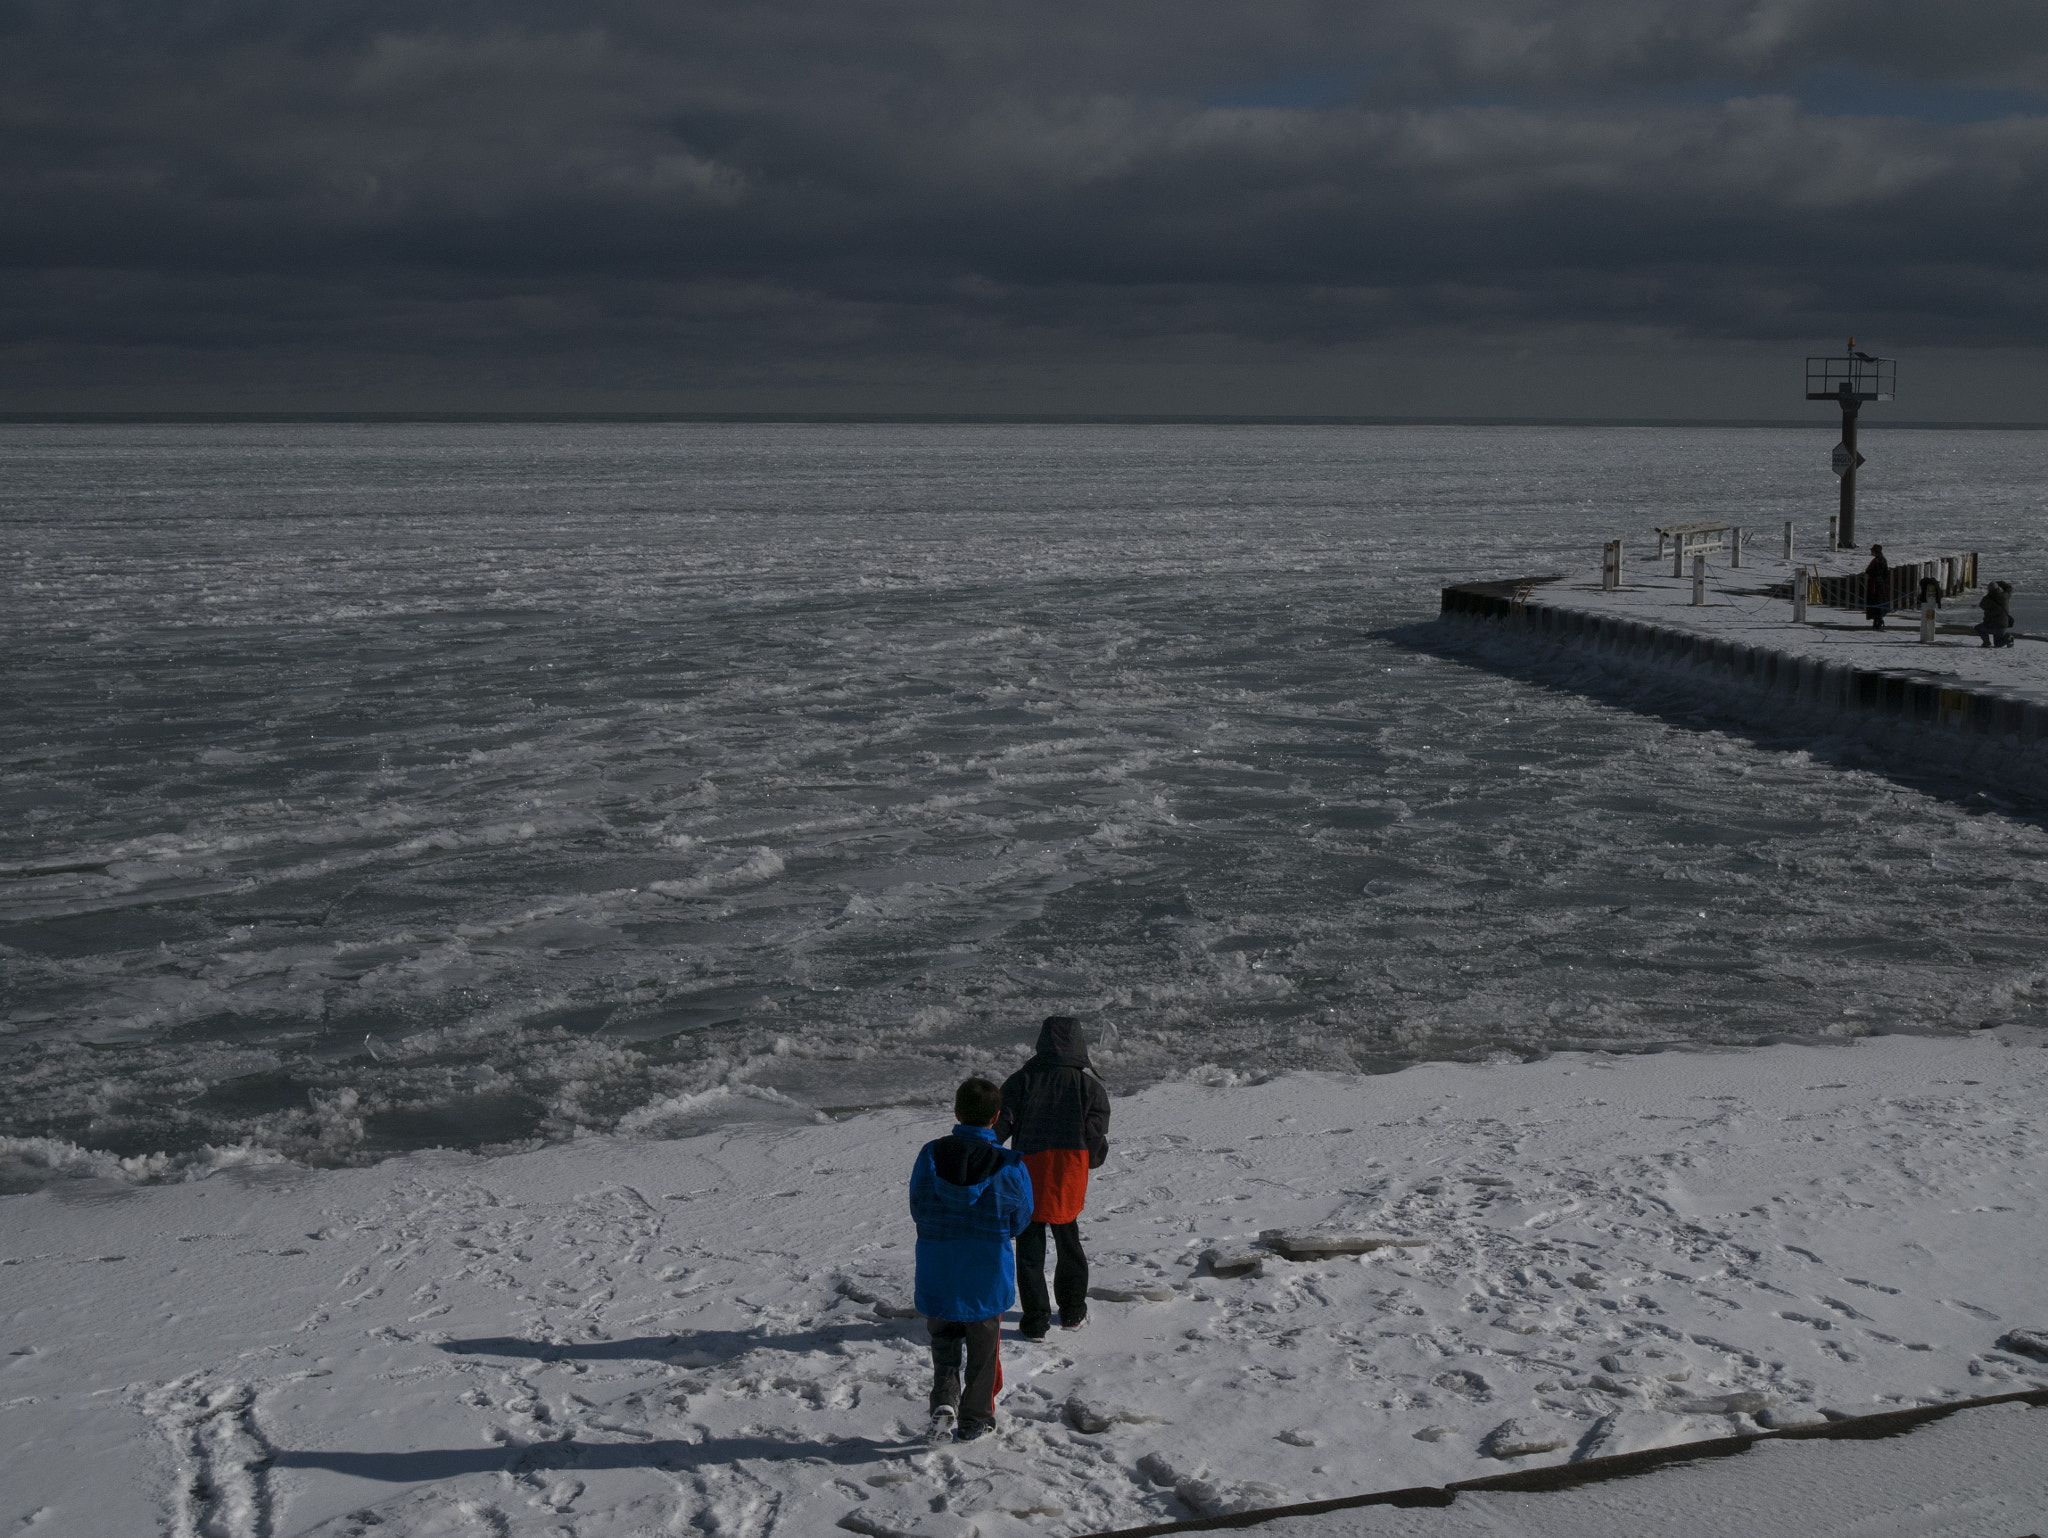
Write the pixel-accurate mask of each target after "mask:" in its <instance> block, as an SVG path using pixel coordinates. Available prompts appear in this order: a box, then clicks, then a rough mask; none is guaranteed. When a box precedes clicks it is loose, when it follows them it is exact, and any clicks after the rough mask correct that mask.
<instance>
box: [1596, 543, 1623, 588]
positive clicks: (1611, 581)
mask: <svg viewBox="0 0 2048 1538" xmlns="http://www.w3.org/2000/svg"><path fill="white" fill-rule="evenodd" d="M1620 587H1621V541H1620V540H1618V539H1610V540H1609V541H1608V542H1607V547H1606V549H1605V550H1603V551H1602V552H1601V554H1600V591H1601V592H1603V593H1612V592H1615V591H1617V590H1618V589H1619V588H1620Z"/></svg>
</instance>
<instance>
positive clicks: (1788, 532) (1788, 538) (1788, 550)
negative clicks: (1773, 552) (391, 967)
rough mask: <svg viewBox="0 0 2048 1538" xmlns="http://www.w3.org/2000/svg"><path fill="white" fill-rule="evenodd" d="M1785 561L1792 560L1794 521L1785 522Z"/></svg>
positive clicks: (1788, 519) (1787, 520)
mask: <svg viewBox="0 0 2048 1538" xmlns="http://www.w3.org/2000/svg"><path fill="white" fill-rule="evenodd" d="M1785 559H1786V560H1788V561H1789V560H1791V559H1792V520H1791V519H1790V518H1787V519H1786V520H1785Z"/></svg>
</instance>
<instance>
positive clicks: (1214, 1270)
mask: <svg viewBox="0 0 2048 1538" xmlns="http://www.w3.org/2000/svg"><path fill="white" fill-rule="evenodd" d="M1202 1264H1203V1265H1205V1266H1207V1267H1208V1268H1209V1271H1210V1273H1211V1274H1212V1275H1215V1276H1222V1277H1231V1276H1258V1275H1259V1274H1260V1273H1262V1272H1263V1271H1264V1270H1265V1269H1266V1257H1265V1256H1264V1255H1262V1254H1260V1253H1259V1252H1258V1251H1257V1250H1254V1249H1248V1248H1246V1247H1245V1246H1243V1245H1230V1244H1219V1245H1216V1246H1214V1247H1213V1248H1211V1249H1206V1250H1204V1251H1202Z"/></svg>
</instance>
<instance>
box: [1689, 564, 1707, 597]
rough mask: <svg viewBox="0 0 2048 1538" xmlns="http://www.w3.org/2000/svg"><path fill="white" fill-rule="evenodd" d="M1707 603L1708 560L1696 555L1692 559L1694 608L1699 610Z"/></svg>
mask: <svg viewBox="0 0 2048 1538" xmlns="http://www.w3.org/2000/svg"><path fill="white" fill-rule="evenodd" d="M1706 601H1707V558H1706V557H1705V556H1703V555H1696V556H1694V557H1693V558H1692V606H1693V607H1694V608H1695V609H1697V608H1701V607H1703V606H1704V605H1705V604H1706Z"/></svg>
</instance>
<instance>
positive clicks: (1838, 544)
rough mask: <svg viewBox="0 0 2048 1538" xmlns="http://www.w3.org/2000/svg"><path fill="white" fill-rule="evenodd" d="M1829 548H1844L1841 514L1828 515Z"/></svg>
mask: <svg viewBox="0 0 2048 1538" xmlns="http://www.w3.org/2000/svg"><path fill="white" fill-rule="evenodd" d="M1828 548H1829V549H1830V550H1839V549H1841V548H1842V515H1841V514H1840V513H1829V514H1828Z"/></svg>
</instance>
